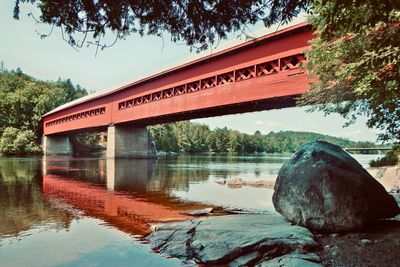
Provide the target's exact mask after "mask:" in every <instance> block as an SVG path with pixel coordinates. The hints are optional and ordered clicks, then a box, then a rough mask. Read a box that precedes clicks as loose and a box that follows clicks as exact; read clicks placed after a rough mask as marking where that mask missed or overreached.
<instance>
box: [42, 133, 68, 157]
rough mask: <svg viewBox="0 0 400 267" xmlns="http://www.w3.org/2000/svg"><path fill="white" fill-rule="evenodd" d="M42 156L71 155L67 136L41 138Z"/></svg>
mask: <svg viewBox="0 0 400 267" xmlns="http://www.w3.org/2000/svg"><path fill="white" fill-rule="evenodd" d="M43 154H44V155H45V156H54V155H71V154H72V144H71V142H70V140H69V137H68V136H58V135H55V136H53V135H51V136H46V135H45V136H43Z"/></svg>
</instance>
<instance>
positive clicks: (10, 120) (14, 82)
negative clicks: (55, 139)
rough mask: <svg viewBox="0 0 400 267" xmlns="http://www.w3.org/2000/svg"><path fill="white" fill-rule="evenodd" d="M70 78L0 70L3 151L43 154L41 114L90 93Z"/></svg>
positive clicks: (7, 153) (0, 148) (0, 145)
mask: <svg viewBox="0 0 400 267" xmlns="http://www.w3.org/2000/svg"><path fill="white" fill-rule="evenodd" d="M87 94H88V92H87V90H86V89H85V88H82V87H81V86H79V85H74V84H73V83H72V82H71V80H70V79H65V80H64V79H58V81H56V82H53V81H41V80H37V79H34V78H33V77H31V76H29V75H27V74H25V73H23V72H22V70H21V69H19V68H18V69H16V70H5V69H2V70H1V72H0V153H1V154H4V155H16V154H17V155H23V154H34V153H40V152H41V151H42V149H41V146H40V144H41V138H42V133H43V129H42V124H41V117H42V115H43V114H45V113H47V112H49V111H50V110H52V109H54V108H56V107H58V106H60V105H62V104H64V103H67V102H69V101H72V100H74V99H77V98H79V97H82V96H85V95H87Z"/></svg>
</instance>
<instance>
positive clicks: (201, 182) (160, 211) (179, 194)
mask: <svg viewBox="0 0 400 267" xmlns="http://www.w3.org/2000/svg"><path fill="white" fill-rule="evenodd" d="M353 156H354V157H355V158H356V159H357V160H358V161H359V162H360V163H361V164H362V165H363V166H364V167H367V166H368V162H369V161H370V160H371V159H374V158H376V157H377V155H353ZM288 158H289V155H282V154H269V155H262V156H222V155H204V156H183V155H180V156H176V157H170V158H162V159H159V160H156V161H155V160H124V159H119V160H110V159H107V160H106V159H98V158H69V157H48V158H45V159H44V158H0V265H1V266H12V267H16V266H147V267H149V266H181V265H182V263H181V262H180V261H179V260H177V259H168V258H164V257H162V256H161V255H159V254H157V253H154V252H152V251H151V249H150V247H149V245H148V244H146V243H145V242H144V241H143V240H142V237H143V236H145V235H146V234H148V233H149V232H150V231H151V229H150V228H149V227H148V225H149V224H155V223H161V222H166V221H171V220H184V219H188V218H190V217H189V216H188V215H187V213H188V212H190V211H192V210H198V209H203V208H209V207H213V208H214V209H215V210H225V211H226V210H228V211H235V212H243V213H246V212H250V213H265V212H273V210H274V209H273V205H272V194H273V189H272V188H268V187H252V186H241V187H238V186H234V187H233V186H228V185H226V184H223V183H221V181H224V180H228V179H234V178H240V179H242V180H244V181H258V180H274V179H275V178H276V176H277V173H278V171H279V169H280V167H281V166H282V164H283V163H284V162H285V161H286V160H287V159H288Z"/></svg>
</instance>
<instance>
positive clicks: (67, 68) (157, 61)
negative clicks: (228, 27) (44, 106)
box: [0, 0, 378, 141]
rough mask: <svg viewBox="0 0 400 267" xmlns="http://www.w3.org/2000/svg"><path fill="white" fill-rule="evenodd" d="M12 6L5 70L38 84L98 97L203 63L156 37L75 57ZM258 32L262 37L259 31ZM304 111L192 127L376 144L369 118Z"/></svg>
mask: <svg viewBox="0 0 400 267" xmlns="http://www.w3.org/2000/svg"><path fill="white" fill-rule="evenodd" d="M14 2H15V1H11V0H10V1H1V2H0V36H1V39H0V61H3V62H4V65H5V67H6V68H7V69H16V68H18V67H19V68H21V69H22V70H23V72H24V73H26V74H29V75H31V76H33V77H35V78H37V79H42V80H57V79H58V78H59V77H61V78H64V79H66V78H70V79H71V80H72V82H73V83H74V84H80V85H81V86H83V87H85V88H87V89H88V90H89V91H91V92H98V91H101V90H107V89H108V88H113V87H114V88H115V87H116V86H118V85H119V84H122V83H125V82H132V81H135V80H138V79H139V78H141V77H145V76H147V75H149V74H150V73H155V72H158V71H160V70H162V69H165V68H166V66H167V67H172V66H177V65H178V64H179V63H181V62H183V61H187V60H188V59H191V58H197V57H199V55H197V54H196V53H195V52H191V51H190V48H189V47H187V46H186V45H184V44H176V43H173V42H171V41H169V39H168V37H165V38H163V39H161V38H159V37H154V36H145V37H140V36H130V37H128V38H126V39H125V40H121V41H118V42H117V43H116V44H115V45H114V46H112V47H111V48H107V49H104V50H102V51H100V52H98V53H97V55H96V49H95V47H93V46H89V47H83V48H81V49H79V51H76V50H74V49H73V48H72V47H71V46H70V45H69V44H67V43H66V42H65V41H64V40H63V39H62V36H61V32H60V31H59V30H58V29H55V30H54V31H53V33H52V34H51V36H49V37H48V38H45V39H41V38H40V37H39V35H38V33H47V32H49V31H50V27H49V26H47V25H40V24H37V23H35V22H34V20H33V19H32V18H31V17H29V16H28V15H27V14H28V13H30V12H36V10H35V8H34V7H33V6H31V5H22V8H21V14H20V20H15V19H13V17H12V11H13V6H14ZM257 27H260V26H259V25H258V26H257ZM267 31H268V30H267ZM254 32H255V33H254V34H256V32H257V33H258V34H259V33H260V31H259V30H254ZM261 32H265V29H264V30H261ZM230 36H231V38H230V39H231V40H228V41H227V42H226V43H225V44H221V45H219V46H218V47H217V48H216V49H214V50H213V51H214V52H215V51H217V50H221V49H223V47H224V46H227V44H229V43H237V42H241V40H232V39H234V37H235V36H236V35H235V34H232V35H230ZM206 53H210V51H208V52H206ZM306 110H307V108H304V107H303V108H300V107H295V108H286V109H281V110H270V111H261V112H253V113H245V114H237V115H227V116H220V117H213V118H204V119H196V120H193V121H196V122H200V123H203V124H207V125H209V126H210V128H211V129H213V128H215V127H225V126H226V127H228V128H230V129H234V130H239V131H241V132H244V133H250V134H251V133H254V132H255V131H256V130H260V131H261V132H262V133H265V134H266V133H268V132H270V131H274V132H278V131H286V130H290V131H311V132H317V133H322V134H329V135H332V136H338V137H344V138H348V139H351V140H355V141H376V138H377V133H378V131H377V130H374V129H369V128H367V127H366V126H365V122H366V118H360V119H359V120H358V121H357V122H356V123H355V124H353V125H351V126H349V127H345V128H343V125H344V123H345V120H344V119H343V118H341V117H340V116H339V115H337V114H333V115H329V116H326V117H325V116H324V114H323V113H321V112H307V111H306Z"/></svg>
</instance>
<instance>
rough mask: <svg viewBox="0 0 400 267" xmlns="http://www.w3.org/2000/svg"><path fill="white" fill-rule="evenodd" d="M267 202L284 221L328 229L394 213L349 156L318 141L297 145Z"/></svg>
mask: <svg viewBox="0 0 400 267" xmlns="http://www.w3.org/2000/svg"><path fill="white" fill-rule="evenodd" d="M273 204H274V206H275V209H276V210H277V211H278V212H279V213H281V214H282V215H283V216H284V217H286V218H287V219H288V220H289V221H291V222H293V223H295V224H298V225H303V226H306V227H308V228H310V229H314V230H322V231H328V232H337V231H346V230H351V229H356V228H360V227H362V226H364V225H365V224H366V223H367V222H369V221H372V220H375V219H381V218H389V217H393V216H395V215H396V214H398V213H399V207H398V205H397V203H396V201H395V200H394V198H393V197H392V196H390V195H389V194H388V193H387V192H386V190H385V189H384V187H383V186H382V185H381V184H380V183H379V182H377V181H376V180H375V179H374V178H373V177H372V176H371V175H370V174H369V173H368V172H367V171H366V170H365V169H364V168H363V167H362V166H361V165H360V164H359V163H358V162H357V161H356V160H355V159H353V158H352V157H351V156H350V155H349V154H347V153H346V152H345V151H343V150H342V149H341V148H340V147H339V146H336V145H333V144H330V143H328V142H323V141H316V142H312V143H309V144H306V145H304V146H302V147H301V148H300V149H299V150H298V151H297V152H296V153H295V154H294V155H293V156H292V157H291V158H290V160H289V161H288V162H287V163H286V164H284V165H283V167H282V168H281V169H280V171H279V174H278V178H277V181H276V184H275V192H274V195H273Z"/></svg>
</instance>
